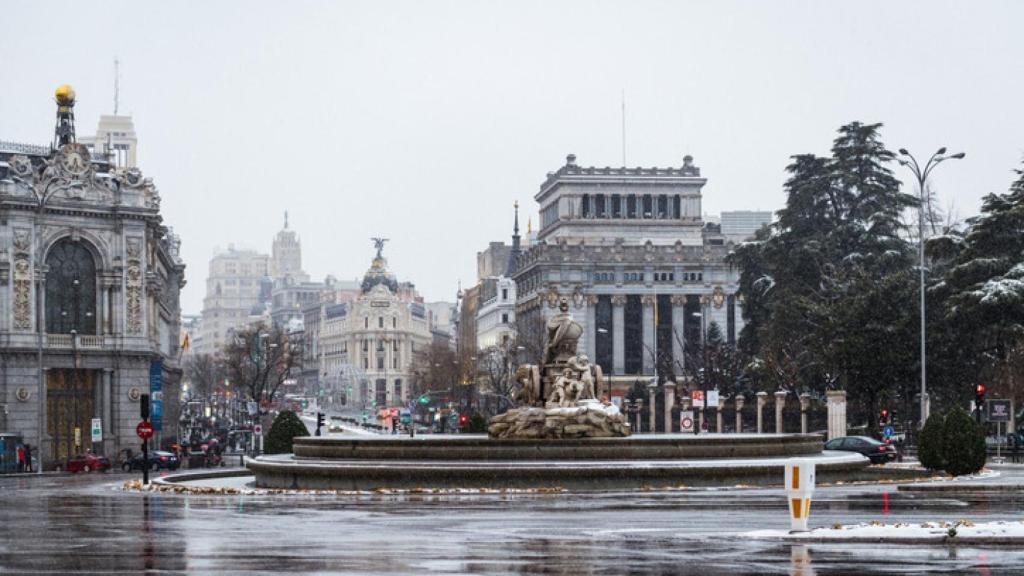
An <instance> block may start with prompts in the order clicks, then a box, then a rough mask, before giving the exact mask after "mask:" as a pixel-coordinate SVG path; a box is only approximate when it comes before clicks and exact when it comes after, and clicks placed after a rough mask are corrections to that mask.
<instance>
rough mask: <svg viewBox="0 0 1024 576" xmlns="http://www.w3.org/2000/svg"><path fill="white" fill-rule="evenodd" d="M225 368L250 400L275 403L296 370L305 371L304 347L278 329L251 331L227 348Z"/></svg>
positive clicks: (237, 336) (238, 334)
mask: <svg viewBox="0 0 1024 576" xmlns="http://www.w3.org/2000/svg"><path fill="white" fill-rule="evenodd" d="M223 365H224V371H225V373H226V375H227V377H228V378H229V379H230V380H231V382H233V383H234V384H235V385H237V386H238V387H239V388H240V389H241V390H243V391H244V393H245V395H246V396H247V397H248V399H249V400H254V401H257V402H264V401H265V402H273V401H274V400H275V399H276V397H277V394H278V391H279V390H280V388H281V385H282V384H283V383H284V381H285V380H287V379H288V377H289V375H290V373H291V371H292V369H293V368H299V367H301V365H302V347H301V346H300V345H293V343H292V342H291V341H290V340H289V338H288V334H286V333H285V332H284V330H282V329H281V328H280V327H278V326H274V327H267V326H263V325H257V326H253V327H248V328H244V329H242V330H240V331H238V332H236V333H235V335H234V338H233V339H232V341H231V342H229V343H228V345H227V346H225V347H224V353H223Z"/></svg>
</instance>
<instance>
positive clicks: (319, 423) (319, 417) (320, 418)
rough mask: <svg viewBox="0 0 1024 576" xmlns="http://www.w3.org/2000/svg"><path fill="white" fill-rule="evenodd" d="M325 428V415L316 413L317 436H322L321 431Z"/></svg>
mask: <svg viewBox="0 0 1024 576" xmlns="http://www.w3.org/2000/svg"><path fill="white" fill-rule="evenodd" d="M323 426H324V413H323V412H317V413H316V435H317V436H319V435H320V429H321V428H323Z"/></svg>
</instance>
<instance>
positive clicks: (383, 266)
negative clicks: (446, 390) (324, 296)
mask: <svg viewBox="0 0 1024 576" xmlns="http://www.w3.org/2000/svg"><path fill="white" fill-rule="evenodd" d="M382 249H383V242H379V243H378V245H377V255H376V257H375V258H374V259H373V263H372V265H371V266H370V269H369V270H367V272H366V274H365V276H363V280H362V282H361V285H360V292H359V295H358V296H357V297H356V298H355V299H352V300H349V301H348V302H337V303H329V302H325V303H324V304H323V305H322V306H321V311H320V314H321V316H320V319H319V325H320V328H319V332H320V336H319V341H318V344H317V347H318V351H319V354H320V359H321V360H320V377H321V385H322V386H323V387H324V388H326V389H328V390H330V395H331V396H332V397H334V398H337V399H339V400H340V403H341V404H342V405H343V406H345V407H347V408H357V409H364V410H365V409H372V408H377V409H383V408H385V407H398V406H404V405H405V404H406V403H407V401H408V399H409V395H410V385H411V382H412V378H411V377H412V375H411V373H410V372H409V368H410V366H411V364H412V360H413V357H414V355H415V354H416V352H417V351H418V350H422V349H425V348H426V347H427V346H429V345H430V343H431V340H432V337H433V336H432V334H431V326H430V321H429V318H428V313H427V309H426V306H425V305H424V303H423V298H421V297H420V296H419V295H418V294H417V293H416V291H415V289H414V288H413V286H412V285H411V284H408V283H404V284H403V283H399V282H398V281H397V280H396V279H395V276H394V274H392V273H391V271H390V270H388V268H387V260H386V259H385V258H384V256H383V255H382V253H381V251H382Z"/></svg>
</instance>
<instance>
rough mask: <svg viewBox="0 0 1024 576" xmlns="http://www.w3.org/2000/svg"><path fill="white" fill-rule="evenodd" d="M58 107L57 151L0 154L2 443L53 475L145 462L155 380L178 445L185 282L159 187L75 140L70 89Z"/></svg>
mask: <svg viewBox="0 0 1024 576" xmlns="http://www.w3.org/2000/svg"><path fill="white" fill-rule="evenodd" d="M56 100H57V126H56V130H55V137H54V141H53V144H52V145H51V146H30V145H21V144H10V143H0V404H3V410H0V431H4V432H13V433H17V434H20V435H21V436H22V437H23V438H24V441H25V442H27V443H28V444H30V445H31V446H32V447H33V452H34V454H36V455H37V456H38V457H39V460H40V462H41V463H42V465H43V466H44V467H45V468H53V467H55V466H60V465H63V463H64V462H65V460H66V458H68V457H69V456H73V455H74V454H76V453H79V452H84V451H85V450H86V449H91V450H94V451H96V452H99V453H103V454H106V455H108V456H110V457H112V458H113V457H116V456H117V454H118V452H119V450H121V449H122V448H133V449H137V447H138V443H139V439H138V437H137V436H136V435H135V426H136V424H138V422H139V419H140V418H139V399H140V396H141V394H143V393H149V392H150V380H151V378H150V376H151V373H153V374H155V375H158V376H159V377H160V379H161V381H162V390H160V393H161V394H162V402H163V404H162V406H161V407H162V418H160V420H161V423H162V426H161V427H162V430H161V432H158V435H157V438H156V440H157V441H158V442H159V441H160V440H161V439H162V438H169V437H173V436H174V435H175V429H176V423H177V412H178V391H179V382H180V378H181V370H180V369H179V367H178V357H179V347H180V340H179V338H180V334H181V329H180V322H181V314H180V307H179V301H178V297H179V293H180V290H181V287H182V286H183V285H184V283H185V280H184V271H185V265H184V263H183V262H182V260H181V258H180V257H179V251H178V249H179V245H180V243H179V240H178V239H177V237H176V236H175V235H174V234H173V233H172V232H171V230H170V229H169V228H168V227H166V226H165V225H164V224H163V219H162V217H161V215H160V194H159V193H158V192H157V189H156V187H155V186H154V185H153V182H152V181H151V180H150V179H149V178H144V177H143V175H142V172H141V171H139V169H138V168H136V167H134V166H130V165H129V166H126V167H122V168H118V167H117V165H116V164H113V163H112V162H111V160H110V157H109V156H105V155H96V156H94V155H93V154H92V153H90V151H89V149H88V148H87V147H86V146H84V145H83V144H81V143H79V142H78V141H77V140H76V137H75V124H74V103H75V95H74V92H73V91H72V90H71V88H70V87H68V86H61V87H60V88H58V89H57V93H56ZM153 399H154V400H160V399H161V398H160V396H159V395H157V394H154V396H153ZM155 410H156V408H155ZM93 419H98V420H99V422H100V424H101V428H102V430H101V435H102V438H101V439H100V440H99V441H98V442H92V435H91V434H90V432H91V428H92V426H91V425H92V422H93ZM154 419H156V413H155V412H154Z"/></svg>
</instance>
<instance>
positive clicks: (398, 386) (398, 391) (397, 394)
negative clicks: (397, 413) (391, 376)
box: [395, 378, 402, 404]
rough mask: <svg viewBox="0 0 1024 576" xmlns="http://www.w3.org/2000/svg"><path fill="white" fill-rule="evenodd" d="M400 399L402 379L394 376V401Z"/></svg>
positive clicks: (396, 401)
mask: <svg viewBox="0 0 1024 576" xmlns="http://www.w3.org/2000/svg"><path fill="white" fill-rule="evenodd" d="M401 400H402V379H401V378H395V403H396V404H397V403H398V402H399V401H401Z"/></svg>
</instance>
